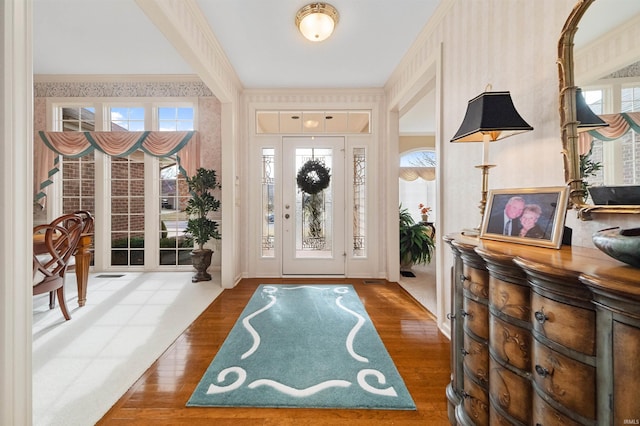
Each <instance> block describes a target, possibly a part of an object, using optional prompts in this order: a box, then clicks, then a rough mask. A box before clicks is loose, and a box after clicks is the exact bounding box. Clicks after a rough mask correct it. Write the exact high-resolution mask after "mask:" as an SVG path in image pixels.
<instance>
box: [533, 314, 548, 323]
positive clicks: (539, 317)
mask: <svg viewBox="0 0 640 426" xmlns="http://www.w3.org/2000/svg"><path fill="white" fill-rule="evenodd" d="M533 316H534V317H536V321H538V322H539V323H540V324H544V323H545V321H547V320H548V319H549V317H547V316H546V315H545V314H544V312H542V311H536V312H535V313H534V314H533Z"/></svg>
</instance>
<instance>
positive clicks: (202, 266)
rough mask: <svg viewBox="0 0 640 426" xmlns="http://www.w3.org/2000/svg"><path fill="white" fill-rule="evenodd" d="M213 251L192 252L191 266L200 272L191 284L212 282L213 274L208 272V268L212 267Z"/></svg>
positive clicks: (192, 279)
mask: <svg viewBox="0 0 640 426" xmlns="http://www.w3.org/2000/svg"><path fill="white" fill-rule="evenodd" d="M212 254H213V250H210V249H202V250H193V251H192V252H191V264H192V265H193V267H194V268H195V269H196V271H198V272H197V273H196V274H195V275H194V276H193V277H192V278H191V282H194V283H196V282H198V281H211V274H209V273H208V272H207V268H209V266H211V255H212Z"/></svg>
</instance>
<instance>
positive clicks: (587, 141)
mask: <svg viewBox="0 0 640 426" xmlns="http://www.w3.org/2000/svg"><path fill="white" fill-rule="evenodd" d="M598 117H600V118H602V120H604V122H605V123H608V124H609V126H608V127H600V128H598V129H595V130H589V131H588V132H584V133H580V136H579V139H578V145H579V148H580V155H585V154H587V153H589V149H591V141H592V140H593V139H594V138H595V139H599V140H602V141H612V140H616V139H618V138H619V137H621V136H622V135H624V134H625V133H627V132H628V131H630V130H633V131H635V132H637V133H640V112H621V113H618V114H602V115H598Z"/></svg>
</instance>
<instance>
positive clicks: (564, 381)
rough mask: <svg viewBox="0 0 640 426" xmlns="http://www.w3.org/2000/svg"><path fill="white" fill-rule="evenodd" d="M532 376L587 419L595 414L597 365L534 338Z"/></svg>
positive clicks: (547, 391) (557, 399) (546, 391)
mask: <svg viewBox="0 0 640 426" xmlns="http://www.w3.org/2000/svg"><path fill="white" fill-rule="evenodd" d="M531 376H532V377H533V380H534V381H535V383H536V385H537V386H538V388H539V389H540V390H541V391H543V392H544V393H545V394H547V395H548V396H549V397H550V398H552V399H553V400H555V401H556V402H558V403H559V404H561V405H562V406H564V407H566V408H567V409H569V410H571V411H574V412H575V413H577V414H579V415H581V416H583V417H585V418H588V419H595V416H596V371H595V368H594V367H592V366H590V365H587V364H584V363H582V362H579V361H576V360H574V359H572V358H569V357H567V356H565V355H562V354H561V353H558V352H556V351H554V350H553V349H551V348H548V347H547V346H545V345H543V344H542V343H540V342H537V341H535V339H534V343H533V366H532V371H531Z"/></svg>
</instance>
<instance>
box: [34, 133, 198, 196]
mask: <svg viewBox="0 0 640 426" xmlns="http://www.w3.org/2000/svg"><path fill="white" fill-rule="evenodd" d="M190 142H191V143H190ZM94 150H98V151H100V152H103V153H105V154H107V155H110V156H113V157H126V156H128V155H130V154H132V153H134V152H135V151H137V150H142V151H144V152H145V153H147V154H149V155H153V156H155V157H168V156H171V155H176V159H177V162H178V167H179V169H180V172H181V173H183V174H184V175H186V176H193V175H194V174H195V173H196V170H197V169H198V167H199V166H200V158H199V146H198V137H197V133H196V132H195V131H185V132H160V131H155V132H151V131H147V132H43V131H40V132H38V133H37V135H36V138H35V141H34V157H35V160H34V161H35V164H34V170H35V177H34V186H35V188H34V194H35V201H36V202H38V203H39V204H41V205H42V206H43V207H44V198H45V197H46V187H47V186H49V185H51V184H52V183H53V180H52V176H53V175H54V174H56V173H57V172H58V171H59V167H58V165H59V162H60V156H61V155H63V156H65V157H72V158H79V157H82V156H85V155H87V154H89V153H91V152H93V151H94Z"/></svg>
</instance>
